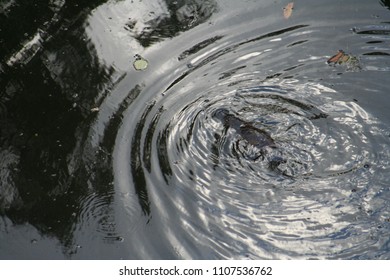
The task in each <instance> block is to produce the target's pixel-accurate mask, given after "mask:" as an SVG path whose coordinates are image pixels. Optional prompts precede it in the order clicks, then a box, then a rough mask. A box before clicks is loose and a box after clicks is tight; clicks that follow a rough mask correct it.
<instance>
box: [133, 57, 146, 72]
mask: <svg viewBox="0 0 390 280" xmlns="http://www.w3.org/2000/svg"><path fill="white" fill-rule="evenodd" d="M134 57H135V61H134V62H133V66H134V69H135V70H137V71H143V70H146V68H148V64H149V62H148V61H147V60H146V59H145V58H143V57H142V56H140V55H139V54H136V55H135V56H134Z"/></svg>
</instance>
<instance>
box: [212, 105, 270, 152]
mask: <svg viewBox="0 0 390 280" xmlns="http://www.w3.org/2000/svg"><path fill="white" fill-rule="evenodd" d="M213 117H215V118H216V119H218V120H220V121H221V122H222V123H223V125H224V127H225V128H231V129H234V130H235V131H236V132H237V133H238V134H239V135H240V136H241V137H242V139H244V140H245V141H247V142H248V143H249V144H251V145H253V146H255V147H256V148H258V149H263V148H264V147H267V146H268V147H271V148H276V145H275V141H274V140H273V139H272V137H271V136H270V135H269V134H268V133H267V132H266V131H264V130H262V129H260V128H258V127H255V126H254V125H253V124H252V123H250V122H246V121H243V120H241V119H239V118H237V117H236V116H234V115H233V114H231V113H229V111H228V110H227V109H217V110H216V111H215V112H214V114H213Z"/></svg>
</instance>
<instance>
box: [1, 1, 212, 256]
mask: <svg viewBox="0 0 390 280" xmlns="http://www.w3.org/2000/svg"><path fill="white" fill-rule="evenodd" d="M105 2H106V1H103V0H95V1H91V0H82V1H80V0H68V1H65V0H46V1H27V0H20V1H13V0H5V1H1V3H0V54H1V56H0V216H2V217H7V219H10V220H12V222H13V223H15V224H19V223H20V224H23V223H28V224H31V225H33V226H34V227H35V228H36V229H38V230H39V232H40V233H41V234H42V235H46V236H53V237H55V238H57V239H58V240H60V242H61V243H62V244H63V245H64V248H65V249H64V253H65V255H69V254H72V253H73V251H72V250H73V249H71V248H74V246H73V245H74V244H73V245H72V242H73V241H72V240H73V230H74V225H75V223H76V222H77V219H78V216H79V215H80V213H81V212H82V211H83V209H82V208H83V205H81V204H80V201H82V197H85V196H88V194H89V193H91V192H93V193H96V195H100V196H101V197H102V198H103V200H104V203H105V204H106V205H107V207H106V210H105V211H106V215H108V216H110V215H111V214H110V211H112V210H110V204H111V203H112V195H110V194H111V193H112V181H113V175H112V170H111V165H112V163H111V152H112V148H113V145H114V144H113V143H114V140H112V139H111V138H113V139H115V137H112V136H108V137H106V139H103V143H102V146H101V147H99V149H97V150H93V149H92V148H91V147H90V146H88V145H87V144H86V143H85V140H86V138H87V137H88V131H89V128H90V125H91V122H92V121H93V118H94V114H93V113H92V111H93V110H91V109H92V108H94V107H96V106H99V104H100V103H101V101H102V99H103V98H104V97H105V95H106V94H107V92H108V91H109V89H110V88H112V87H113V86H114V82H113V78H112V77H113V75H114V74H115V70H114V68H112V67H111V66H110V65H103V64H102V63H101V62H100V61H99V58H98V56H97V51H96V49H95V46H94V45H93V44H92V43H91V42H90V40H89V39H88V37H87V35H86V33H85V28H86V25H87V22H88V16H89V15H90V14H91V11H92V10H93V9H95V8H96V7H98V6H99V5H101V4H103V3H105ZM165 5H166V6H167V9H168V10H169V16H166V15H161V16H158V17H157V18H156V19H154V20H152V21H149V22H147V23H146V26H147V28H145V29H143V30H142V31H141V32H140V33H138V34H134V33H132V32H131V24H130V25H126V26H124V28H125V29H127V30H128V31H129V36H132V37H134V38H135V39H136V40H138V41H139V42H140V43H141V45H142V46H143V47H147V46H150V45H152V44H153V43H154V42H158V41H161V40H163V39H164V38H170V37H174V36H176V35H177V34H178V33H179V32H182V31H185V30H188V29H190V28H193V27H195V26H196V25H199V24H201V23H203V22H206V21H207V20H208V19H209V18H210V16H211V14H212V13H213V12H214V11H215V10H216V9H217V7H216V3H215V1H212V0H207V1H201V0H193V1H184V0H181V1H180V0H179V1H172V0H168V1H166V2H165ZM134 87H135V88H137V86H136V85H134ZM124 104H125V105H126V104H127V103H126V102H125V103H124ZM122 111H123V110H122ZM122 111H118V112H117V113H116V114H115V115H116V116H117V117H116V119H114V121H113V122H114V123H113V124H112V123H110V124H108V127H109V128H110V127H114V128H115V127H117V126H118V125H116V123H118V124H120V118H121V116H120V114H121V112H122ZM110 137H111V138H110ZM147 199H148V198H147V197H146V198H142V199H141V200H140V201H145V203H146V204H147ZM144 210H145V209H144ZM148 211H150V210H149V209H147V212H148ZM110 219H111V218H105V219H102V221H104V220H110ZM102 227H104V225H102ZM72 246H73V247H72ZM1 257H2V258H4V257H6V256H1ZM20 257H21V258H23V252H20Z"/></svg>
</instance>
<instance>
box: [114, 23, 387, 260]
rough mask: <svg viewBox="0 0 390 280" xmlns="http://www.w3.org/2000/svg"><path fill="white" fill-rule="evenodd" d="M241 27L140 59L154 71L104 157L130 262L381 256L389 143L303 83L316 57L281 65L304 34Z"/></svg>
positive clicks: (333, 93)
mask: <svg viewBox="0 0 390 280" xmlns="http://www.w3.org/2000/svg"><path fill="white" fill-rule="evenodd" d="M250 26H251V25H250ZM251 28H253V29H250V28H249V29H248V30H249V31H248V32H246V33H239V32H237V33H236V34H233V35H231V36H230V37H229V36H227V37H225V36H224V35H223V34H217V33H218V30H219V29H218V26H216V27H215V29H212V30H211V31H210V32H209V35H210V37H209V38H210V39H207V40H203V41H202V42H200V43H198V44H195V45H193V46H187V47H186V48H178V51H177V54H175V55H173V58H172V59H170V60H169V61H163V60H161V59H159V55H158V53H156V52H153V51H151V52H150V53H149V54H145V56H147V55H148V58H149V60H150V61H151V65H152V64H153V60H154V61H155V62H156V63H158V61H161V65H157V66H156V67H157V68H156V69H164V71H162V72H161V73H159V72H158V71H157V72H156V73H154V74H150V75H149V76H148V79H151V80H152V81H153V82H150V81H149V82H148V83H146V84H145V85H143V86H144V89H143V90H142V92H141V93H140V94H139V95H137V96H136V97H134V98H133V97H131V98H130V99H131V103H126V109H125V110H124V111H123V115H122V123H121V125H120V127H119V129H118V134H117V138H116V143H115V151H114V175H115V185H116V187H117V189H118V191H119V192H120V193H121V196H120V199H121V201H123V203H124V205H125V208H126V209H127V214H126V215H127V216H126V217H127V218H129V217H130V220H131V221H127V222H124V226H123V229H122V230H123V231H126V228H131V229H129V230H128V233H127V235H126V233H124V234H122V236H126V237H125V240H126V239H127V240H129V242H128V244H129V245H128V246H129V251H131V254H132V255H131V256H132V257H139V258H158V257H159V258H218V259H219V258H386V257H388V256H389V255H388V252H386V251H380V249H381V248H382V247H384V246H388V245H386V243H387V242H388V237H389V234H388V227H389V224H388V222H387V221H388V220H387V219H388V217H389V213H390V211H389V210H390V209H389V204H388V202H386V199H387V198H388V197H389V189H388V186H387V183H386V177H387V174H388V171H389V170H388V164H389V158H390V157H389V150H388V144H389V137H388V135H387V134H388V132H386V130H385V129H383V128H382V127H381V124H380V123H379V122H378V121H377V120H375V118H374V117H372V116H371V115H370V114H369V113H368V112H367V111H365V110H364V108H362V107H361V106H359V105H358V103H357V102H356V101H354V100H351V99H348V98H346V97H345V96H343V94H342V93H340V92H338V91H337V90H335V89H333V88H331V87H330V86H329V84H327V83H325V82H322V80H323V79H322V78H318V79H312V78H308V77H314V76H315V72H316V73H318V72H317V70H316V71H315V72H314V71H313V70H312V69H314V68H316V69H317V68H319V69H323V71H324V72H323V73H327V74H329V75H331V72H332V71H333V69H330V68H329V66H328V65H326V63H322V62H321V59H322V58H321V57H311V58H306V60H305V59H304V58H302V57H301V58H297V60H295V61H293V60H292V59H291V58H287V57H286V56H285V55H286V54H288V53H289V52H294V51H296V48H299V47H300V45H301V44H309V43H313V42H314V44H316V43H317V42H316V37H315V35H313V39H311V40H312V41H310V42H308V43H306V41H305V40H304V38H307V37H306V34H308V33H310V32H314V30H312V29H310V27H308V26H307V25H295V26H291V27H288V28H281V29H279V30H274V31H272V32H268V33H265V34H262V35H259V32H261V30H258V29H257V28H255V27H251ZM214 33H215V34H214ZM254 34H257V35H254ZM260 34H261V33H260ZM188 36H189V35H188ZM191 36H193V34H192V35H191ZM185 39H186V35H185V34H183V35H182V36H181V38H180V40H181V41H182V42H183V41H184V42H185ZM280 41H284V42H283V43H278V42H280ZM174 44H175V41H173V42H170V45H169V46H170V47H172V45H174ZM159 47H160V48H161V46H159ZM159 53H161V49H160V50H159ZM276 54H278V55H277V56H276ZM325 61H326V60H325ZM313 66H315V67H313ZM354 74H355V75H357V76H358V75H360V73H359V72H358V73H354ZM131 94H132V93H130V95H131ZM130 95H129V96H130ZM126 102H127V101H126ZM219 110H224V111H219ZM218 112H219V113H218ZM221 112H224V113H222V114H221ZM137 213H138V214H137ZM142 216H143V217H145V219H144V221H145V224H144V225H142V226H140V225H139V224H138V225H135V224H136V223H139V222H140V220H139V219H140V218H139V217H142ZM122 219H123V220H125V218H123V216H122ZM386 228H387V230H385V229H386ZM135 244H136V245H135ZM139 244H142V245H139ZM140 248H142V249H140ZM378 252H379V253H378Z"/></svg>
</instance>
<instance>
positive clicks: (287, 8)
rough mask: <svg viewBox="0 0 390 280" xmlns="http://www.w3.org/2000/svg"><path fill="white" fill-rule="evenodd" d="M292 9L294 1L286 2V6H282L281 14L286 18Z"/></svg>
mask: <svg viewBox="0 0 390 280" xmlns="http://www.w3.org/2000/svg"><path fill="white" fill-rule="evenodd" d="M293 9H294V2H290V3H288V4H287V5H286V7H284V8H283V16H284V18H285V19H288V18H289V17H290V16H291V14H292V10H293Z"/></svg>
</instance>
